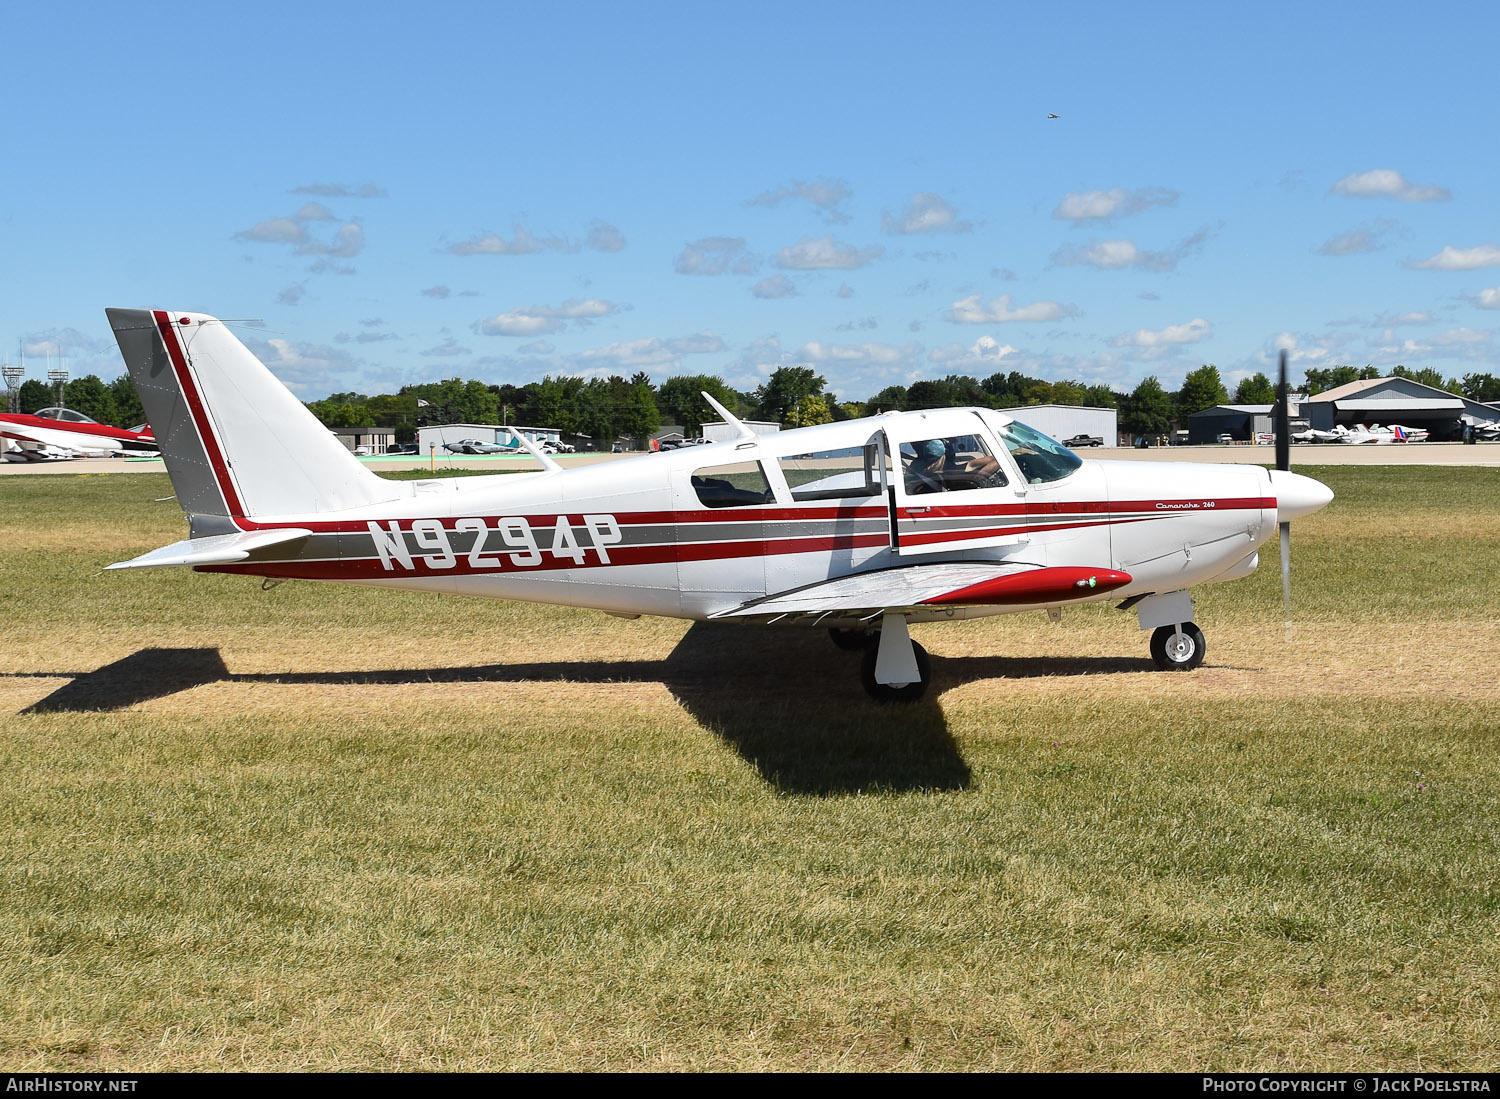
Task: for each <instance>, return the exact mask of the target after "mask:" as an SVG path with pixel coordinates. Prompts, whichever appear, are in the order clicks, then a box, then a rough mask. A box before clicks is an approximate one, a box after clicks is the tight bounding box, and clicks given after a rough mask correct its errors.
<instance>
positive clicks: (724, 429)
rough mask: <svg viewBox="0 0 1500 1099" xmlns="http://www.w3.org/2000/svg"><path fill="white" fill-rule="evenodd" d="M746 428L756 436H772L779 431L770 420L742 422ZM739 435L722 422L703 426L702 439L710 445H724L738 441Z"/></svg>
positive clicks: (777, 426) (779, 426) (778, 425)
mask: <svg viewBox="0 0 1500 1099" xmlns="http://www.w3.org/2000/svg"><path fill="white" fill-rule="evenodd" d="M742 422H743V423H744V425H745V426H746V427H748V428H749V429H750V430H751V431H753V432H755V434H757V435H772V434H775V433H776V432H778V431H780V430H781V425H780V424H778V423H774V422H773V421H771V420H744V421H742ZM739 435H740V433H739V432H738V431H737V430H735V429H734V428H732V427H730V426H729V425H728V424H726V423H724V422H723V421H722V420H720V421H716V422H714V423H711V424H704V425H703V437H704V438H705V439H707V440H708V441H709V442H711V443H724V442H728V441H729V440H730V439H738V438H739Z"/></svg>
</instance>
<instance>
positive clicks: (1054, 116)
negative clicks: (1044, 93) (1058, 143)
mask: <svg viewBox="0 0 1500 1099" xmlns="http://www.w3.org/2000/svg"><path fill="white" fill-rule="evenodd" d="M1047 117H1048V118H1061V117H1062V115H1060V114H1049V115H1048V116H1047Z"/></svg>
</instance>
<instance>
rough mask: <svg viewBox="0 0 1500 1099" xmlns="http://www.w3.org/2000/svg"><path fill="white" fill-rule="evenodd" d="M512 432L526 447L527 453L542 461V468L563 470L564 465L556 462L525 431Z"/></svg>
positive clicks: (549, 471) (517, 440)
mask: <svg viewBox="0 0 1500 1099" xmlns="http://www.w3.org/2000/svg"><path fill="white" fill-rule="evenodd" d="M511 434H512V435H514V436H515V437H516V442H518V443H520V444H521V445H522V446H523V447H525V448H526V453H527V454H530V455H531V456H532V457H533V458H535V459H536V460H537V461H538V462H541V463H542V468H543V469H544V470H546V471H547V472H548V473H561V472H562V466H560V465H558V464H557V463H556V462H554V461H553V460H552V456H551V455H550V454H547V453H545V452H543V451H542V450H541V449H539V448H538V447H537V445H536V444H535V443H533V442H532V441H531V440H530V439H528V438H527V437H526V433H525V432H524V431H512V432H511Z"/></svg>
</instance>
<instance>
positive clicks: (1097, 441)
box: [1062, 435, 1104, 447]
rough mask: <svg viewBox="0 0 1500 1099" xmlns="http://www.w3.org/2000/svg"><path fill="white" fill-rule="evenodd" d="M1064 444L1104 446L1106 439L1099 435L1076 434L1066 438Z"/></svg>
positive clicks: (1072, 445)
mask: <svg viewBox="0 0 1500 1099" xmlns="http://www.w3.org/2000/svg"><path fill="white" fill-rule="evenodd" d="M1062 442H1063V446H1071V447H1080V446H1103V445H1104V440H1103V439H1101V438H1100V437H1099V436H1098V435H1074V436H1073V437H1072V438H1071V439H1064V440H1063V441H1062Z"/></svg>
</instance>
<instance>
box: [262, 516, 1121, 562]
mask: <svg viewBox="0 0 1500 1099" xmlns="http://www.w3.org/2000/svg"><path fill="white" fill-rule="evenodd" d="M517 518H522V519H525V518H528V517H527V516H517ZM1109 519H1110V517H1109V516H1106V515H1102V514H1099V515H1082V514H1071V515H1069V514H1048V515H997V516H971V517H967V518H963V517H949V516H942V517H937V518H931V519H928V518H923V517H918V518H916V519H902V520H901V523H902V529H903V530H904V531H906V532H907V533H931V532H938V531H959V530H972V531H974V532H975V534H976V536H981V537H982V536H983V535H984V534H985V532H987V531H994V532H995V533H996V534H1004V533H1006V532H1007V531H1009V530H1011V529H1013V528H1017V527H1021V526H1026V525H1035V524H1044V525H1051V524H1058V523H1067V522H1080V521H1082V522H1088V521H1091V520H1092V521H1096V522H1108V521H1109ZM445 522H446V523H448V524H451V523H452V522H453V519H452V518H449V519H446V520H445ZM381 526H382V527H385V528H386V529H389V523H388V522H387V523H383V524H381ZM570 526H571V529H572V531H573V537H574V540H575V541H577V543H578V546H579V548H580V549H581V550H584V551H585V552H587V553H591V554H593V553H597V550H596V549H595V546H594V541H593V538H592V536H591V534H590V531H589V528H588V527H586V526H585V525H583V524H580V523H572V524H570ZM555 529H556V525H555V524H549V523H545V522H543V523H538V524H537V525H535V526H533V527H532V528H531V531H532V537H533V538H534V539H535V540H536V544H537V549H539V550H541V551H542V552H544V553H550V552H551V551H552V539H553V532H554V530H555ZM444 530H445V532H446V534H447V537H448V545H449V547H450V549H451V550H452V552H453V553H454V554H455V555H456V556H459V557H465V556H467V555H468V554H469V553H470V552H472V550H473V548H474V543H475V541H476V540H477V537H478V536H477V535H476V534H475V533H473V532H470V531H458V530H454V529H453V527H452V526H451V525H448V526H445V527H444ZM886 531H887V523H886V520H885V519H884V518H883V517H881V518H868V519H853V520H851V519H807V520H773V521H769V522H764V523H762V522H758V521H754V520H747V521H736V522H730V523H677V524H671V523H641V524H636V525H625V526H622V527H621V530H620V533H621V539H620V541H618V542H611V543H609V544H608V545H606V546H605V547H604V548H605V550H606V551H611V550H616V549H621V548H627V547H628V548H638V547H643V546H671V545H693V544H698V545H702V544H708V545H712V544H715V543H720V542H722V543H726V544H728V543H734V542H769V543H774V542H777V541H781V540H790V539H799V538H836V537H848V536H851V535H864V534H884V533H886ZM401 540H402V543H403V544H404V545H405V547H406V551H407V553H408V554H409V555H410V556H411V557H412V558H413V559H415V558H420V557H430V556H434V551H433V550H431V549H429V548H427V547H425V546H422V545H420V544H419V543H418V542H417V539H416V535H415V534H413V533H412V531H410V530H402V531H401ZM526 552H528V551H527V550H525V549H520V548H517V547H515V546H508V545H506V544H505V543H504V541H503V540H502V539H501V538H500V536H499V533H498V528H497V527H495V526H493V525H491V526H490V527H489V528H488V530H487V533H486V535H485V543H484V546H483V548H482V550H481V554H482V556H484V557H490V556H492V555H501V554H515V553H526ZM378 556H379V553H378V551H377V550H376V548H375V538H374V536H373V535H371V534H370V533H368V532H367V531H343V532H338V533H334V532H319V533H314V534H313V535H312V536H311V537H309V538H308V539H307V540H306V541H305V542H302V543H301V544H299V545H297V546H296V547H271V548H268V549H266V550H264V551H261V552H258V553H255V554H253V555H252V556H251V558H250V560H252V561H255V562H269V561H328V560H338V559H345V560H360V559H369V558H375V557H378Z"/></svg>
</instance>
